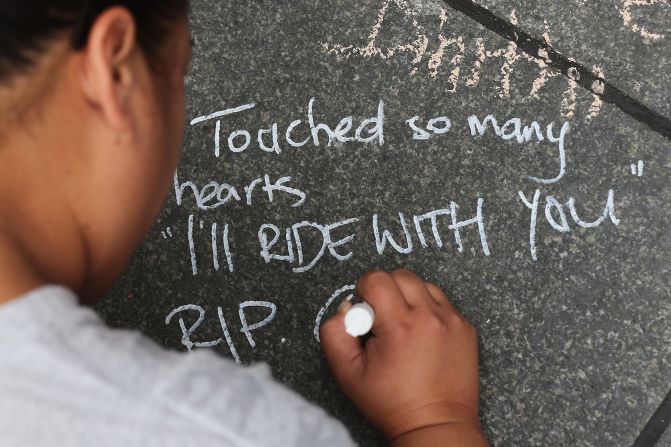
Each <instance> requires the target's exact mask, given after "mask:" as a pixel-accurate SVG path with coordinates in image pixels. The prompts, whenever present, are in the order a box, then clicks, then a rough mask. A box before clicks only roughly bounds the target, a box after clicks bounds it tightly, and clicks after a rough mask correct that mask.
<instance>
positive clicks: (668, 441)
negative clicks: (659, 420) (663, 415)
mask: <svg viewBox="0 0 671 447" xmlns="http://www.w3.org/2000/svg"><path fill="white" fill-rule="evenodd" d="M657 446H658V447H669V446H671V430H669V429H668V428H667V430H666V431H665V432H664V434H663V435H662V437H661V438H660V439H659V441H658V442H657Z"/></svg>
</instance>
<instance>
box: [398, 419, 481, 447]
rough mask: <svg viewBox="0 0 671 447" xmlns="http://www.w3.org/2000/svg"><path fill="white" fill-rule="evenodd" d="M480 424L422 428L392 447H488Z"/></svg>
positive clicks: (400, 437)
mask: <svg viewBox="0 0 671 447" xmlns="http://www.w3.org/2000/svg"><path fill="white" fill-rule="evenodd" d="M487 445H488V444H487V439H486V438H485V435H484V433H482V431H481V429H480V426H479V424H478V425H473V424H471V423H446V424H440V425H432V426H426V427H422V428H419V429H416V430H412V431H409V432H406V433H404V434H402V435H400V436H399V437H397V438H396V439H394V440H393V441H392V442H391V444H390V447H417V446H422V447H487Z"/></svg>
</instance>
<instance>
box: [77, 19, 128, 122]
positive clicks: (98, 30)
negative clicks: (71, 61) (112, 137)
mask: <svg viewBox="0 0 671 447" xmlns="http://www.w3.org/2000/svg"><path fill="white" fill-rule="evenodd" d="M138 49H139V48H138V43H137V39H136V25H135V19H134V17H133V15H132V14H131V13H130V11H128V9H126V8H123V7H112V8H109V9H106V10H105V11H104V12H103V13H102V14H101V15H100V16H98V18H97V19H96V20H95V22H94V23H93V25H92V27H91V31H90V33H89V38H88V41H87V44H86V47H85V48H84V50H83V51H82V68H83V70H82V72H83V75H82V87H83V91H84V94H85V96H86V98H87V100H88V101H89V102H90V103H91V104H93V105H94V106H95V107H96V108H97V109H98V110H100V111H101V113H102V115H103V117H104V119H105V120H106V121H107V122H108V123H109V125H110V126H111V127H113V128H114V129H115V130H117V131H124V130H128V129H129V128H131V125H132V122H131V116H130V111H129V110H128V109H129V98H130V94H131V91H132V90H133V83H134V82H135V79H136V78H137V76H134V75H135V73H134V71H135V70H136V69H137V66H136V65H135V66H134V64H133V58H134V56H136V52H137V50H138Z"/></svg>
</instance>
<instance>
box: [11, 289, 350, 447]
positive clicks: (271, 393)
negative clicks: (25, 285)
mask: <svg viewBox="0 0 671 447" xmlns="http://www.w3.org/2000/svg"><path fill="white" fill-rule="evenodd" d="M0 445H3V446H13V447H22V446H30V447H41V446H50V447H51V446H62V447H70V446H72V447H74V446H87V447H88V446H114V447H118V446H124V447H131V446H143V447H151V446H161V447H169V446H175V447H188V446H198V447H203V446H205V447H214V446H235V447H238V446H282V447H290V446H310V447H313V446H351V445H354V443H353V442H352V440H351V438H350V436H349V434H348V432H347V431H346V430H345V428H344V427H343V426H342V424H341V423H340V422H338V421H336V420H335V419H333V418H331V417H329V416H328V415H327V414H326V413H325V412H324V411H323V410H322V409H320V408H318V407H316V406H313V405H312V404H310V403H308V402H307V401H305V400H304V399H302V398H301V397H299V396H298V395H296V394H295V393H293V392H291V391H290V390H288V389H287V388H285V387H283V386H281V385H279V384H277V383H276V382H274V381H273V379H272V376H271V375H270V371H269V370H268V367H267V366H266V365H255V366H251V367H247V368H241V367H238V366H236V365H235V364H234V363H233V362H231V361H227V360H224V359H222V358H220V357H218V356H217V355H216V354H214V353H213V352H211V351H195V352H193V353H190V354H184V353H177V352H171V351H168V350H165V349H163V348H161V347H160V346H158V345H156V344H155V343H153V342H152V341H150V340H149V339H148V338H146V337H144V336H143V335H141V334H140V333H137V332H133V331H125V330H113V329H110V328H108V327H107V326H105V324H104V323H103V322H102V321H101V320H100V318H99V317H98V316H97V315H96V314H95V313H94V312H93V311H91V310H90V309H87V308H85V307H81V306H79V304H78V302H77V297H76V296H75V295H74V294H73V293H72V292H71V291H69V290H68V289H65V288H62V287H56V286H46V287H42V288H40V289H36V290H34V291H32V292H30V293H28V294H26V295H24V296H22V297H20V298H18V299H16V300H14V301H11V302H9V303H7V304H5V305H2V306H0Z"/></svg>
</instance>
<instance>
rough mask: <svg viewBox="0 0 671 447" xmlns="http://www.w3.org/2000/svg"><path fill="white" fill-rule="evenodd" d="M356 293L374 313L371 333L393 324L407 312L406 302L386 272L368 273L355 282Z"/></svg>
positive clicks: (408, 308)
mask: <svg viewBox="0 0 671 447" xmlns="http://www.w3.org/2000/svg"><path fill="white" fill-rule="evenodd" d="M356 293H357V295H358V296H360V297H361V298H362V299H364V300H365V301H366V302H367V303H368V304H370V305H371V306H372V307H373V310H374V311H375V324H374V326H373V331H374V332H375V331H376V330H379V329H380V328H381V327H382V326H383V325H385V324H393V322H395V321H398V319H399V318H400V317H401V316H402V315H403V314H404V313H406V312H408V310H410V307H409V306H408V303H407V301H406V300H405V298H404V297H403V293H402V292H401V290H400V289H399V288H398V286H397V284H396V282H395V281H394V278H392V276H391V275H390V274H389V273H386V272H379V271H375V272H369V273H366V274H364V275H363V276H362V277H361V278H360V279H359V282H357V286H356Z"/></svg>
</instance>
